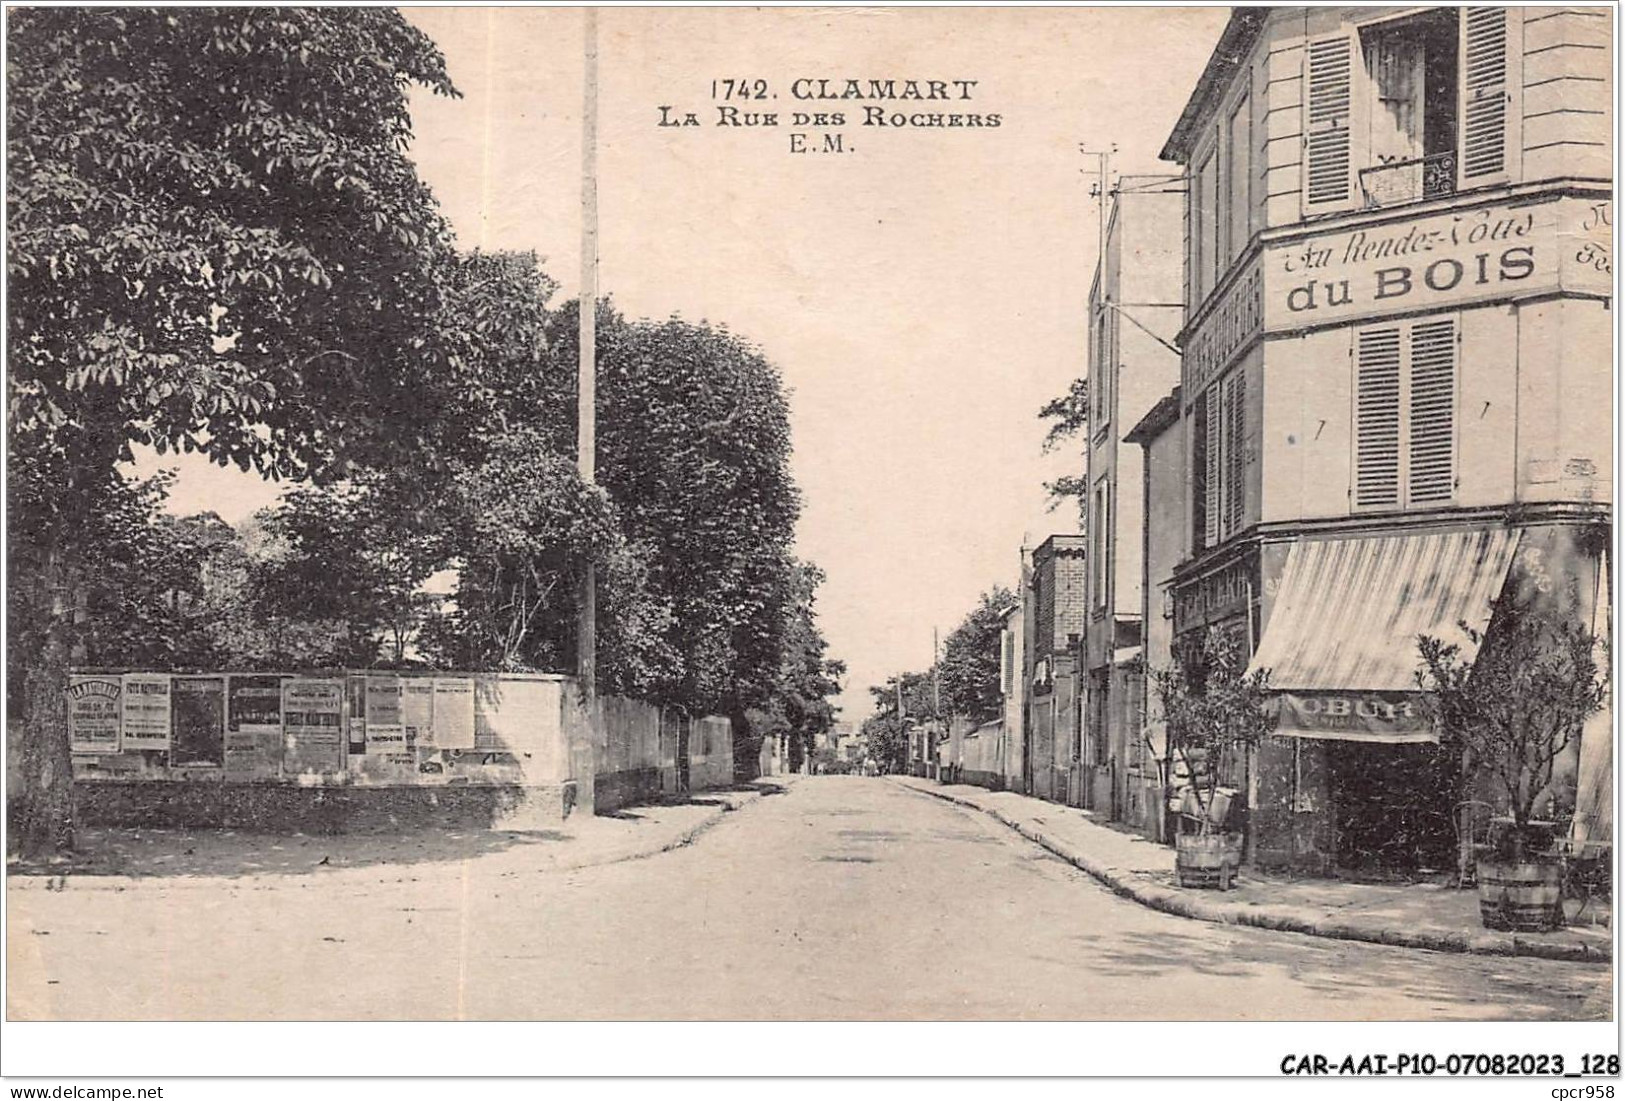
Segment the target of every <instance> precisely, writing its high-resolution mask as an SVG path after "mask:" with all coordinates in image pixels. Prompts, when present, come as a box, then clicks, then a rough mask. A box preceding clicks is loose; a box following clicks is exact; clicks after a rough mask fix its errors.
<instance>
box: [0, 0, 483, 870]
mask: <svg viewBox="0 0 1625 1101" xmlns="http://www.w3.org/2000/svg"><path fill="white" fill-rule="evenodd" d="M8 25H9V30H10V35H9V64H8V68H7V71H6V89H7V119H6V121H7V127H6V130H7V152H8V156H9V163H10V172H9V177H8V180H7V187H8V196H7V197H8V202H7V204H6V228H7V255H6V262H7V271H8V277H9V292H10V293H9V298H8V305H7V326H8V330H9V334H10V359H9V361H8V364H7V367H8V372H7V377H8V395H7V396H8V403H7V422H8V428H9V435H8V444H9V450H8V461H9V467H10V472H9V473H8V485H10V486H11V487H12V488H13V489H14V490H16V489H17V488H18V487H19V483H20V480H21V478H26V479H27V480H28V481H29V486H28V488H27V489H26V490H25V491H24V492H22V493H17V494H16V495H15V496H13V497H12V501H11V505H10V510H9V511H10V515H9V520H10V524H11V527H12V529H13V530H18V529H21V530H22V531H23V532H25V533H26V536H25V542H26V545H25V546H21V547H18V546H15V545H14V547H13V549H14V550H21V551H22V552H23V554H22V557H21V560H20V561H18V562H16V563H14V565H13V574H12V577H13V580H14V581H16V582H18V583H19V584H20V585H21V586H24V587H27V588H29V589H30V590H31V591H32V594H33V595H32V597H31V598H30V599H29V601H28V602H27V603H26V605H25V607H26V608H27V609H28V610H30V611H32V612H35V613H36V614H38V615H39V616H40V617H41V624H40V626H39V627H38V637H39V638H40V640H41V642H40V645H39V646H38V648H37V650H36V659H35V660H34V661H32V662H30V663H29V666H28V669H27V670H26V677H27V682H28V683H27V685H26V688H25V690H24V691H23V692H22V693H21V696H20V697H14V700H13V704H14V708H15V709H14V711H13V713H12V715H11V716H10V721H11V722H12V723H14V724H20V725H22V726H23V727H24V729H25V732H26V733H25V736H24V738H23V740H22V752H21V754H20V760H18V761H16V762H14V763H15V764H17V765H18V767H19V771H20V773H21V776H22V785H23V786H22V795H23V798H22V803H23V805H22V807H21V808H20V813H19V815H18V829H17V830H15V831H14V832H13V833H12V835H11V836H12V838H13V839H14V842H15V844H16V845H17V847H18V848H19V849H20V850H21V851H22V852H23V853H24V854H25V855H27V856H30V857H35V856H49V855H52V854H54V853H57V852H60V851H61V850H63V849H67V848H71V847H72V846H73V843H74V836H75V832H74V822H73V812H72V800H71V796H70V791H71V788H70V783H69V780H70V770H69V759H68V741H67V731H66V711H65V707H64V705H63V701H62V685H63V683H64V682H65V676H66V673H67V667H68V660H69V653H70V650H71V647H72V645H73V642H74V634H75V632H74V627H73V623H72V621H71V617H70V616H69V615H68V609H69V608H70V607H71V606H72V604H73V600H74V598H73V595H72V594H73V591H74V589H75V587H76V586H77V585H79V584H80V583H81V581H82V579H83V575H84V569H85V564H84V559H83V557H82V556H81V554H80V553H79V552H80V548H79V545H78V543H77V541H76V540H74V539H73V538H72V537H71V535H72V533H73V532H75V531H76V530H78V529H79V528H80V527H81V526H82V525H83V524H85V523H86V522H87V520H88V518H89V517H90V515H91V514H92V513H93V512H94V510H95V509H96V508H97V507H98V504H99V502H100V500H101V499H102V495H103V494H104V493H105V492H106V489H107V486H108V484H109V479H110V478H111V477H113V476H114V470H115V466H116V464H117V462H118V461H119V460H120V459H122V458H128V457H129V455H130V449H131V445H132V444H150V445H151V446H152V447H154V448H155V449H157V450H158V451H159V452H160V453H163V452H166V451H169V450H172V449H173V450H188V451H200V452H202V453H203V454H206V455H207V456H209V457H210V458H211V459H214V460H215V461H217V462H221V463H225V462H235V463H236V464H237V465H239V466H240V467H242V468H243V469H245V470H247V469H255V470H258V471H260V472H261V473H262V474H265V475H267V476H272V477H284V478H300V477H307V476H311V477H320V476H329V475H331V474H333V473H335V472H338V471H342V470H344V469H345V468H346V467H347V465H348V464H350V463H353V462H355V461H358V460H367V461H371V462H374V463H375V464H378V465H382V464H383V459H384V457H385V456H386V455H389V454H393V453H395V452H397V451H398V450H399V449H401V448H403V447H409V446H411V445H412V444H413V443H414V442H416V440H417V439H418V436H419V427H418V426H419V425H420V424H421V423H422V420H423V416H422V414H423V413H424V412H425V411H426V410H427V409H429V408H432V405H433V402H432V401H429V402H426V401H425V400H424V394H425V392H429V393H431V394H432V393H433V389H432V387H433V386H434V384H435V383H436V382H437V381H438V380H439V379H440V377H441V376H442V375H443V374H444V372H442V371H441V370H440V369H439V368H440V367H441V366H443V365H444V359H443V357H442V356H441V355H440V354H439V347H440V346H439V344H438V343H437V341H436V339H435V337H436V334H435V332H434V323H435V321H436V320H437V319H438V318H440V317H441V316H442V315H441V311H440V309H439V307H440V305H441V302H442V294H441V284H442V276H443V273H444V269H445V261H446V257H447V255H448V252H449V247H450V234H449V231H448V230H447V228H446V226H445V223H444V222H443V220H442V218H441V216H440V214H439V211H438V209H437V207H436V205H435V203H434V201H433V199H432V198H431V196H430V195H429V192H428V190H427V189H426V188H425V187H424V185H423V184H422V183H421V182H420V181H419V180H418V178H417V176H416V173H415V170H414V168H413V166H412V164H411V162H410V160H409V159H408V157H407V155H406V147H407V145H408V142H409V141H410V138H411V123H410V117H409V114H408V110H407V99H406V91H407V87H408V86H409V85H411V84H414V83H416V84H422V85H427V86H428V87H430V88H433V89H435V90H436V91H439V92H441V93H445V94H454V90H453V89H452V87H451V84H450V82H449V81H448V79H447V76H446V73H445V67H444V62H443V60H442V58H441V56H440V54H439V52H438V51H437V50H436V49H435V47H434V45H433V43H431V42H430V41H429V40H428V39H427V38H426V37H425V36H423V35H422V34H421V33H420V32H418V31H416V30H415V29H413V28H412V27H411V26H410V25H408V24H407V23H406V22H405V20H404V19H402V18H401V16H400V14H399V13H398V12H395V11H393V10H390V9H385V8H355V9H333V8H274V9H273V8H237V9H201V8H165V9H156V10H141V9H133V8H119V9H105V8H103V9H94V8H67V7H63V8H19V9H16V10H15V11H12V12H10V13H8ZM19 475H21V478H20V477H19Z"/></svg>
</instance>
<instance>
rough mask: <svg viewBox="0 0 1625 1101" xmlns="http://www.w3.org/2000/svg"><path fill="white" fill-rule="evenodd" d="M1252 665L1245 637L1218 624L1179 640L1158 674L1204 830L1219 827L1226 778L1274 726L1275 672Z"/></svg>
mask: <svg viewBox="0 0 1625 1101" xmlns="http://www.w3.org/2000/svg"><path fill="white" fill-rule="evenodd" d="M1246 669H1247V657H1246V654H1245V652H1244V651H1243V650H1242V644H1241V640H1240V639H1239V638H1237V637H1236V636H1235V635H1234V634H1233V633H1230V632H1227V631H1224V630H1221V629H1219V628H1217V627H1215V628H1210V629H1209V630H1208V631H1207V633H1206V634H1204V635H1200V636H1197V637H1195V638H1194V639H1186V640H1183V641H1181V642H1180V643H1178V644H1177V646H1176V651H1175V653H1174V663H1173V665H1172V666H1170V667H1169V668H1167V669H1158V670H1155V671H1154V673H1153V677H1154V679H1155V682H1156V685H1157V692H1158V694H1159V695H1160V697H1161V699H1162V710H1163V716H1164V718H1165V719H1166V721H1167V723H1168V736H1169V744H1170V747H1171V748H1172V749H1173V751H1174V752H1176V753H1178V754H1179V757H1180V760H1181V761H1183V762H1184V765H1185V770H1186V773H1187V774H1188V775H1189V776H1190V777H1191V788H1192V791H1193V792H1194V793H1195V795H1196V802H1197V807H1198V809H1199V810H1200V812H1201V816H1202V832H1203V833H1209V832H1212V831H1214V830H1216V829H1218V827H1219V823H1216V822H1214V821H1212V817H1213V816H1212V814H1210V813H1209V812H1210V808H1212V807H1213V805H1214V796H1215V795H1216V794H1217V792H1218V788H1219V785H1220V783H1221V781H1223V780H1224V779H1226V778H1228V777H1230V776H1231V775H1233V773H1234V771H1235V769H1237V768H1239V767H1240V765H1241V762H1242V758H1243V755H1244V754H1245V753H1246V752H1247V750H1248V749H1250V748H1251V747H1252V746H1255V745H1257V744H1258V742H1259V740H1260V739H1262V738H1263V737H1264V735H1265V734H1268V733H1269V732H1270V731H1271V730H1272V729H1274V725H1275V720H1274V719H1273V717H1272V716H1271V715H1270V713H1269V710H1268V707H1267V699H1268V695H1269V671H1268V670H1267V669H1260V670H1258V671H1257V672H1254V673H1251V674H1249V673H1247V671H1246Z"/></svg>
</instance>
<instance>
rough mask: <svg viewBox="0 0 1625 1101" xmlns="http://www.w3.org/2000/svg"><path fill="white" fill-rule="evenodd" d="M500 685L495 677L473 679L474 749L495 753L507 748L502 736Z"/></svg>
mask: <svg viewBox="0 0 1625 1101" xmlns="http://www.w3.org/2000/svg"><path fill="white" fill-rule="evenodd" d="M501 691H502V688H501V686H500V685H499V684H498V683H497V679H496V678H495V677H478V678H476V679H475V681H474V749H475V750H476V751H478V752H481V753H495V752H498V751H501V750H504V749H506V748H507V742H506V741H505V740H504V739H503V737H502V731H501V724H502V717H501V712H502V700H501V697H500V695H499V693H500V692H501Z"/></svg>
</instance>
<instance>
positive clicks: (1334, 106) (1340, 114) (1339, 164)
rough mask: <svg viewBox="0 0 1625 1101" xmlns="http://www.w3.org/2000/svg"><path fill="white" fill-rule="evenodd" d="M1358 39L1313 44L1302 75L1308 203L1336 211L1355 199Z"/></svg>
mask: <svg viewBox="0 0 1625 1101" xmlns="http://www.w3.org/2000/svg"><path fill="white" fill-rule="evenodd" d="M1353 78H1354V40H1353V39H1352V38H1351V37H1350V36H1348V35H1340V36H1339V37H1337V38H1324V39H1321V40H1320V41H1318V42H1311V43H1310V44H1309V50H1308V59H1307V62H1306V72H1305V78H1304V85H1305V89H1306V90H1305V93H1304V112H1303V135H1304V150H1303V153H1304V155H1303V162H1304V163H1303V178H1304V188H1303V191H1304V207H1305V209H1306V211H1308V212H1309V213H1314V212H1316V211H1317V210H1336V209H1339V208H1341V207H1343V206H1346V205H1348V203H1349V202H1350V201H1351V200H1352V199H1353V197H1354V187H1353V172H1352V168H1353V163H1352V161H1353V158H1352V150H1351V148H1350V135H1351V133H1352V129H1353V128H1352V125H1351V119H1350V115H1351V114H1352V112H1353V108H1354V94H1353Z"/></svg>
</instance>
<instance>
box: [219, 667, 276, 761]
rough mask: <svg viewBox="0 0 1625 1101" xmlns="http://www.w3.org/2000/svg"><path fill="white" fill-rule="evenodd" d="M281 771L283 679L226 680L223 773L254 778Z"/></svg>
mask: <svg viewBox="0 0 1625 1101" xmlns="http://www.w3.org/2000/svg"><path fill="white" fill-rule="evenodd" d="M281 771H282V678H281V677H279V676H232V677H228V678H227V682H226V775H227V776H231V777H233V778H243V779H255V778H268V777H272V776H276V775H277V774H278V773H280V772H281Z"/></svg>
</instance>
